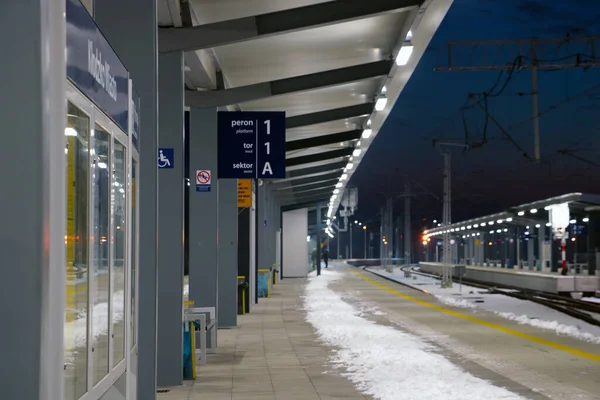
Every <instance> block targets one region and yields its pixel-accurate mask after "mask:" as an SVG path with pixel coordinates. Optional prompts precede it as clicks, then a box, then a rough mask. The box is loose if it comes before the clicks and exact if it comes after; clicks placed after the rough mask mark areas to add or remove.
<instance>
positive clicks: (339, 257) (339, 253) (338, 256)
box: [336, 226, 342, 260]
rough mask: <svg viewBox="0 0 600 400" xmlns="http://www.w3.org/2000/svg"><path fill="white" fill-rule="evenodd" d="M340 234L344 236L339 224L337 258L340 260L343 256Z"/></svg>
mask: <svg viewBox="0 0 600 400" xmlns="http://www.w3.org/2000/svg"><path fill="white" fill-rule="evenodd" d="M340 236H342V231H340V229H339V226H338V231H337V238H336V239H337V259H338V260H340V259H341V258H342V250H341V249H340Z"/></svg>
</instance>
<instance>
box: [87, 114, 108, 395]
mask: <svg viewBox="0 0 600 400" xmlns="http://www.w3.org/2000/svg"><path fill="white" fill-rule="evenodd" d="M94 143H95V144H94V153H95V162H94V168H93V172H92V173H93V180H94V194H93V196H94V203H93V204H94V206H93V208H94V209H93V214H92V215H93V221H94V225H93V231H92V243H93V246H94V251H93V262H94V274H93V276H92V278H91V285H90V287H91V289H92V298H93V309H92V336H91V339H92V360H93V370H94V372H93V373H94V385H96V384H97V383H98V382H100V380H102V378H104V377H105V376H106V374H108V367H109V363H108V354H109V339H108V327H109V316H110V313H109V293H110V258H111V249H110V241H109V237H110V172H109V166H110V135H109V134H108V132H106V130H104V128H102V127H101V126H100V125H96V127H95V131H94Z"/></svg>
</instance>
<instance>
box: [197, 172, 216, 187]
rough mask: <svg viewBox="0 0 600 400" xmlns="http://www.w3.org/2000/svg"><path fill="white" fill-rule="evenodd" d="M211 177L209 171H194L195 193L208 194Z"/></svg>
mask: <svg viewBox="0 0 600 400" xmlns="http://www.w3.org/2000/svg"><path fill="white" fill-rule="evenodd" d="M211 181H212V175H211V173H210V170H209V169H199V170H197V171H196V192H210V184H211Z"/></svg>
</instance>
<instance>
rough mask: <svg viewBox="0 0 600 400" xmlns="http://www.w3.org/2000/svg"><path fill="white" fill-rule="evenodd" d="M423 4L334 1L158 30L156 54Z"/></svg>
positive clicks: (416, 1) (406, 0)
mask: <svg viewBox="0 0 600 400" xmlns="http://www.w3.org/2000/svg"><path fill="white" fill-rule="evenodd" d="M421 3H423V0H369V1H365V0H337V1H329V2H324V3H319V4H313V5H309V6H304V7H297V8H291V9H287V10H282V11H276V12H272V13H268V14H261V15H257V16H252V17H243V18H237V19H231V20H227V21H221V22H213V23H209V24H204V25H198V26H194V27H186V28H160V29H159V30H158V50H159V52H161V53H167V52H172V51H184V52H185V51H194V50H200V49H208V48H212V47H217V46H224V45H227V44H232V43H239V42H244V41H248V40H253V39H259V38H262V37H268V36H273V35H281V34H284V33H289V32H294V31H301V30H305V29H310V28H316V27H321V26H327V25H332V24H339V23H342V22H346V21H352V20H357V19H362V18H367V17H370V16H374V15H378V14H383V13H387V12H390V11H395V10H411V9H414V8H416V7H418V6H419V5H420V4H421Z"/></svg>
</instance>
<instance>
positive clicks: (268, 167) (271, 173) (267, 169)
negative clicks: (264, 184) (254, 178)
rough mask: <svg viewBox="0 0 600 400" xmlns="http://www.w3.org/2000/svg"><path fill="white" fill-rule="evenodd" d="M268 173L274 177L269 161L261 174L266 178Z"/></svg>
mask: <svg viewBox="0 0 600 400" xmlns="http://www.w3.org/2000/svg"><path fill="white" fill-rule="evenodd" d="M267 172H268V173H269V175H273V170H272V169H271V163H270V162H268V161H267V162H266V163H265V166H264V167H263V169H262V172H261V174H262V175H263V176H264V175H265V174H266V173H267Z"/></svg>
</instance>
